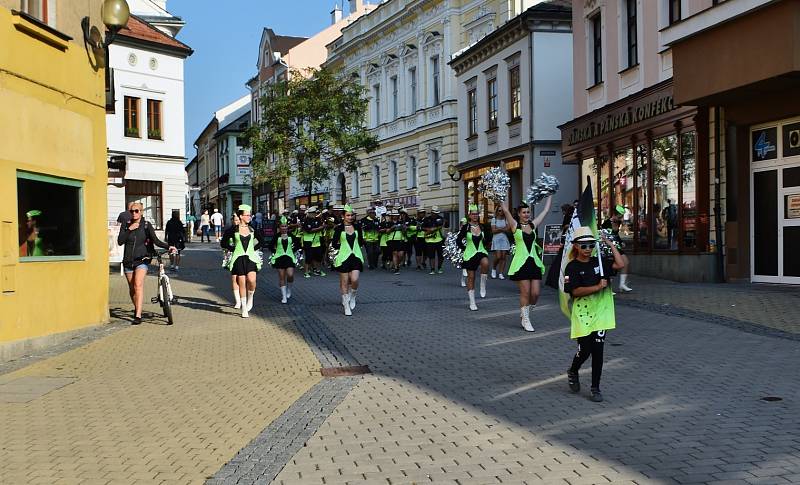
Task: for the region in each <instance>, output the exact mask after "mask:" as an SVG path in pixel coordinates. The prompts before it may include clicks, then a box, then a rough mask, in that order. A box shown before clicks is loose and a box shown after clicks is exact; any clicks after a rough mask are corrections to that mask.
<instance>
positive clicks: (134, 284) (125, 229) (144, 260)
mask: <svg viewBox="0 0 800 485" xmlns="http://www.w3.org/2000/svg"><path fill="white" fill-rule="evenodd" d="M128 212H129V213H130V215H131V219H130V221H129V222H128V223H127V224H126V225H124V226H122V227H120V229H119V236H117V244H119V245H120V246H123V245H124V246H125V248H124V250H123V253H122V254H123V256H122V267H123V268H124V271H125V279H127V280H128V294H129V295H130V297H131V303H133V312H134V313H133V321H132V322H131V325H139V324H140V323H142V304H143V302H144V277H145V276H147V268H148V267H149V266H150V261H151V260H152V258H153V256H155V254H154V253H155V246H158V247H160V248H164V249H169V251H170V252H173V251H175V248H174V247H173V246H170V245H169V244H167V243H165V242H163V241H161V240H160V239H159V238H158V236H156V231H155V230H154V229H153V225H152V224H150V222H149V221H146V220H144V206H143V205H142V204H141V202H131V203H130V204H129V205H128Z"/></svg>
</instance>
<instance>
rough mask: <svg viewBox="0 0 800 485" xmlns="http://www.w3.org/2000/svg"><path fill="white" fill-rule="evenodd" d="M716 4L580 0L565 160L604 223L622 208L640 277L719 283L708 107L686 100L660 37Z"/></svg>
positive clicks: (565, 129)
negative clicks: (680, 98)
mask: <svg viewBox="0 0 800 485" xmlns="http://www.w3.org/2000/svg"><path fill="white" fill-rule="evenodd" d="M704 3H708V4H709V5H710V4H711V0H709V1H708V2H702V1H698V2H687V1H678V0H673V1H668V0H658V1H644V0H618V1H598V0H588V1H584V0H580V1H578V0H575V1H574V2H573V32H574V35H573V52H574V56H573V73H574V94H573V105H574V118H573V119H572V120H571V121H570V122H568V123H566V124H565V125H563V126H562V145H563V147H562V150H563V152H562V156H563V158H564V160H565V161H567V162H572V163H577V164H579V166H580V179H579V180H580V187H581V189H583V188H584V187H585V186H586V184H587V183H591V184H592V189H593V192H594V195H595V197H596V198H597V210H598V220H601V221H602V220H606V219H608V218H610V217H612V215H614V213H615V212H617V207H619V208H620V209H621V212H622V213H621V214H620V218H621V219H622V226H621V229H620V237H621V238H622V239H623V241H624V242H625V243H626V251H627V252H628V254H630V255H633V257H631V269H632V271H633V272H634V273H640V274H647V275H652V276H658V277H664V278H670V279H675V280H679V281H713V280H716V279H717V278H718V277H719V275H718V272H717V269H716V259H715V258H716V255H715V251H716V249H717V243H716V239H715V236H714V234H715V231H714V229H715V228H714V226H713V218H712V217H711V195H710V189H711V185H710V172H709V144H708V141H709V134H708V133H709V120H708V110H703V109H698V108H697V107H696V106H692V105H691V104H679V103H678V102H676V99H675V93H674V79H673V50H672V49H671V48H670V46H668V45H666V44H664V42H663V38H662V34H661V33H660V30H662V29H664V28H666V27H668V26H669V25H671V24H676V23H679V22H681V21H682V19H684V18H687V17H690V16H691V15H693V14H694V13H695V12H696V11H699V10H700V9H702V8H704V6H703V5H701V4H704ZM695 81H697V79H695Z"/></svg>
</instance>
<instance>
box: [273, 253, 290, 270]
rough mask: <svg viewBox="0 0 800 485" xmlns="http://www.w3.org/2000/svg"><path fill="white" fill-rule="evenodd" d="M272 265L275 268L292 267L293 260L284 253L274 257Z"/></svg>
mask: <svg viewBox="0 0 800 485" xmlns="http://www.w3.org/2000/svg"><path fill="white" fill-rule="evenodd" d="M272 267H273V268H275V269H286V268H294V262H292V258H290V257H289V256H285V255H284V256H281V257H280V258H278V259H276V260H275V262H274V263H272Z"/></svg>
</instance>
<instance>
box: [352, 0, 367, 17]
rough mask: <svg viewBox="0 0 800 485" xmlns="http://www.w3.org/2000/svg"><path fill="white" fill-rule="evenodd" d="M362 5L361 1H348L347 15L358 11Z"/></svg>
mask: <svg viewBox="0 0 800 485" xmlns="http://www.w3.org/2000/svg"><path fill="white" fill-rule="evenodd" d="M363 4H364V2H363V0H350V12H349V15H353V14H354V13H356V12H358V11H360V10H361V8H362V6H363Z"/></svg>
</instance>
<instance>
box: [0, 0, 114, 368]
mask: <svg viewBox="0 0 800 485" xmlns="http://www.w3.org/2000/svg"><path fill="white" fill-rule="evenodd" d="M101 4H102V0H88V1H81V2H75V1H65V0H0V46H3V47H2V48H0V107H1V108H0V194H2V204H0V361H2V360H6V359H9V358H13V357H14V356H18V355H20V354H22V353H24V352H26V351H28V350H30V349H33V348H36V347H40V346H44V345H49V344H52V343H55V342H57V341H59V340H62V339H65V338H68V336H69V335H70V332H72V331H75V330H77V329H80V328H83V327H87V326H91V325H97V324H101V323H104V322H107V321H108V247H107V244H108V243H107V241H108V237H107V221H106V220H107V214H106V182H107V175H108V168H107V164H106V133H105V126H106V125H105V122H106V121H105V116H106V98H105V69H103V68H102V64H103V63H102V59H103V56H102V55H101V56H99V57H100V59H101V63H100V64H98V62H97V57H96V55H95V52H94V50H93V49H92V48H87V47H86V44H85V43H84V39H83V33H82V29H81V20H82V19H83V18H84V17H89V22H90V25H91V26H94V27H98V28H99V29H103V24H102V21H101ZM20 10H22V11H20Z"/></svg>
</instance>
